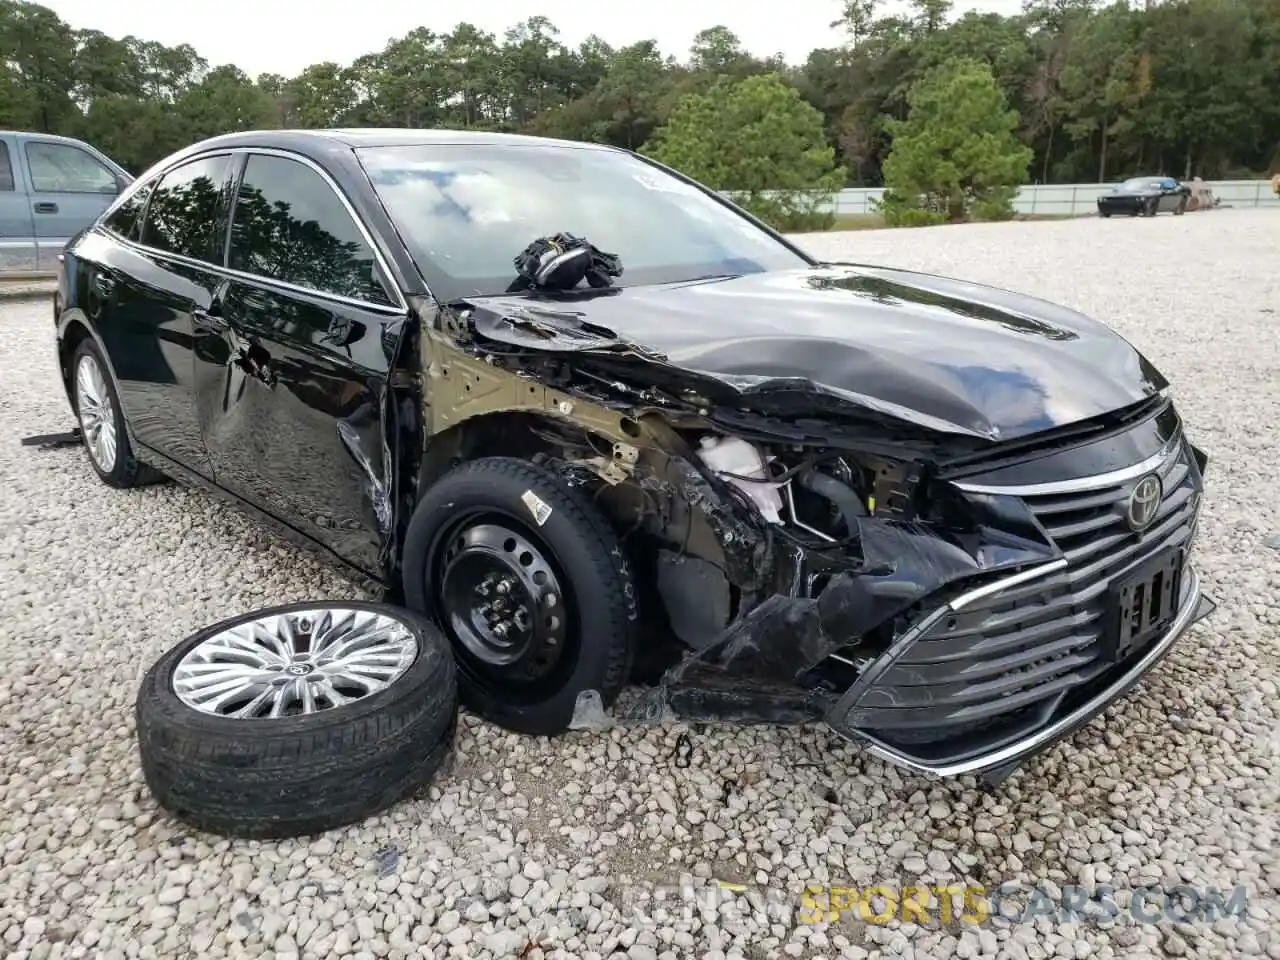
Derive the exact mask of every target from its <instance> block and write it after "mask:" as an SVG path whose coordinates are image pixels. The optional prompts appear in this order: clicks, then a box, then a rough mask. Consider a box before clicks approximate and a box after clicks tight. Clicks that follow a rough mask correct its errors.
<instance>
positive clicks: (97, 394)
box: [76, 354, 119, 473]
mask: <svg viewBox="0 0 1280 960" xmlns="http://www.w3.org/2000/svg"><path fill="white" fill-rule="evenodd" d="M76 410H77V413H78V414H79V418H80V430H81V432H82V433H83V434H84V439H85V448H86V449H87V450H88V452H89V457H90V458H91V459H92V460H93V462H94V463H95V464H96V465H97V467H98V469H99V470H101V471H102V472H103V473H110V472H111V471H112V470H114V469H115V465H116V455H117V452H118V450H119V441H118V438H117V437H116V421H115V410H114V409H113V408H112V405H111V395H110V391H109V390H108V389H107V381H106V378H105V377H104V376H103V374H102V370H101V368H99V366H98V361H97V360H96V359H95V358H94V357H93V356H92V355H91V354H85V355H84V356H82V357H81V358H80V361H79V363H78V365H77V367H76Z"/></svg>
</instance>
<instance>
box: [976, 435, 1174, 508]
mask: <svg viewBox="0 0 1280 960" xmlns="http://www.w3.org/2000/svg"><path fill="white" fill-rule="evenodd" d="M1181 447H1182V437H1181V435H1179V436H1178V437H1176V438H1175V439H1173V440H1171V441H1170V442H1169V443H1167V444H1165V446H1164V449H1162V450H1161V451H1160V452H1159V453H1156V454H1153V455H1152V456H1150V457H1148V458H1147V459H1146V460H1143V461H1142V462H1141V463H1135V464H1133V465H1132V466H1129V467H1121V468H1120V469H1119V470H1112V471H1111V472H1109V473H1099V474H1095V475H1094V476H1092V477H1074V478H1072V479H1070V480H1054V481H1051V482H1049V483H1025V484H1011V485H1004V484H991V485H988V484H981V483H965V482H964V481H961V480H957V481H955V482H954V486H956V487H957V488H958V489H960V490H964V491H965V492H967V493H987V494H996V495H999V496H1007V497H1040V496H1052V495H1054V494H1062V493H1083V492H1085V491H1088V490H1101V489H1104V488H1106V487H1116V486H1119V485H1120V484H1122V483H1124V482H1126V481H1128V480H1132V479H1134V478H1135V477H1140V476H1142V475H1143V474H1144V473H1150V472H1151V471H1152V470H1155V469H1156V468H1158V467H1159V466H1160V465H1161V464H1163V463H1164V462H1165V461H1166V460H1168V459H1169V458H1170V457H1172V456H1173V455H1174V454H1176V453H1177V452H1178V451H1179V450H1180V449H1181Z"/></svg>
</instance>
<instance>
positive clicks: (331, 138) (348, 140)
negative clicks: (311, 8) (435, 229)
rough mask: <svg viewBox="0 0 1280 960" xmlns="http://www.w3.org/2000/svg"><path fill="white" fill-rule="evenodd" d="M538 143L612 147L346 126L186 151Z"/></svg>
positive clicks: (271, 133)
mask: <svg viewBox="0 0 1280 960" xmlns="http://www.w3.org/2000/svg"><path fill="white" fill-rule="evenodd" d="M444 144H454V145H475V146H481V145H485V146H542V147H564V148H571V149H579V150H582V149H586V150H612V149H615V148H613V147H609V146H607V145H605V144H597V143H582V142H579V141H574V140H557V139H554V138H551V137H531V136H527V135H525V134H517V133H490V132H488V131H482V130H422V129H409V128H391V127H387V128H384V127H366V128H360V127H350V128H334V129H326V130H247V131H244V132H242V133H229V134H223V135H222V136H218V137H212V138H210V139H208V140H203V141H201V142H200V143H197V144H193V145H192V146H191V147H190V148H188V149H190V150H192V151H194V150H196V149H199V150H207V149H210V148H216V147H268V148H269V147H275V148H279V149H284V150H298V151H299V152H303V153H310V152H312V151H318V152H321V153H323V152H327V151H329V150H332V149H334V148H335V147H343V148H347V149H355V148H357V147H392V146H429V145H444Z"/></svg>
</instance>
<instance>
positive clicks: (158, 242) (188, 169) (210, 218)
mask: <svg viewBox="0 0 1280 960" xmlns="http://www.w3.org/2000/svg"><path fill="white" fill-rule="evenodd" d="M229 160H230V156H229V155H227V154H223V155H222V156H218V157H201V158H200V159H199V160H192V161H191V162H189V163H184V164H183V165H182V166H180V167H174V168H173V169H172V170H170V171H169V172H168V173H166V174H165V175H164V176H163V177H161V178H160V182H159V183H158V184H157V185H156V188H155V190H154V192H153V193H152V195H151V202H150V203H149V204H148V205H147V220H146V224H145V225H144V226H143V230H142V242H143V243H145V244H146V245H147V246H149V247H155V248H156V249H157V250H164V251H167V252H169V253H176V254H180V255H181V256H184V257H191V258H192V259H193V260H203V261H205V262H206V263H213V264H221V263H222V240H223V236H224V234H223V232H222V229H221V223H220V220H219V217H218V213H219V209H220V205H221V201H222V194H223V187H224V185H225V181H226V175H227V163H228V161H229Z"/></svg>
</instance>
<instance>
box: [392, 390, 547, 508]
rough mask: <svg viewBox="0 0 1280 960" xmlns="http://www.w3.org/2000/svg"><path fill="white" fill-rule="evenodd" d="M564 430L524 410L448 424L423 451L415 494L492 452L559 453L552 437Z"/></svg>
mask: <svg viewBox="0 0 1280 960" xmlns="http://www.w3.org/2000/svg"><path fill="white" fill-rule="evenodd" d="M563 430H564V428H563V427H562V426H561V425H560V424H558V423H557V422H556V421H554V420H552V419H551V418H550V417H545V416H542V415H541V414H537V413H527V412H524V411H504V412H500V413H488V414H484V415H482V416H477V417H472V418H470V419H469V420H466V421H464V422H462V423H460V424H458V425H457V426H454V427H450V428H449V429H448V430H445V431H443V432H442V433H438V434H436V435H435V436H434V437H432V438H431V439H430V440H429V441H428V443H427V446H426V449H425V450H424V451H423V454H422V464H421V466H420V468H419V470H418V496H419V497H421V495H422V494H423V493H424V492H425V491H426V490H427V488H428V487H430V486H431V484H433V483H435V482H436V481H437V480H439V479H440V477H442V476H444V475H445V474H446V473H448V472H449V471H450V470H452V469H453V468H454V467H455V466H457V465H458V464H460V463H464V462H466V461H468V460H478V459H480V458H481V457H495V456H505V457H519V458H520V459H525V460H528V459H532V458H533V457H534V456H536V455H537V454H539V453H559V452H560V450H561V447H560V446H559V445H557V444H556V443H555V441H554V439H552V438H553V437H554V436H555V434H556V433H560V432H563ZM415 506H416V502H415Z"/></svg>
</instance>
